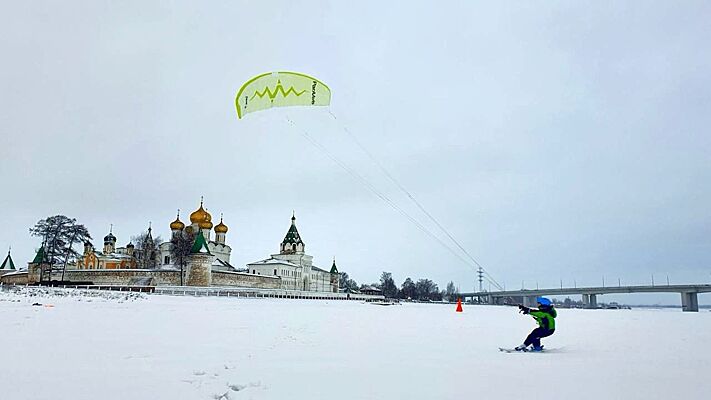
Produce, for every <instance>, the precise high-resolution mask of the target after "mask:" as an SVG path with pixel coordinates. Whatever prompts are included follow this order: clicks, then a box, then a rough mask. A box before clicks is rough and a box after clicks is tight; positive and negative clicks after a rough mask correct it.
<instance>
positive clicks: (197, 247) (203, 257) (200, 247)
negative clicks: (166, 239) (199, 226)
mask: <svg viewBox="0 0 711 400" xmlns="http://www.w3.org/2000/svg"><path fill="white" fill-rule="evenodd" d="M214 259H215V256H213V255H212V253H210V249H209V248H208V247H207V241H205V236H203V234H202V231H198V234H197V237H195V243H194V244H193V248H192V249H191V250H190V257H189V259H188V268H187V270H186V274H187V278H186V280H185V284H186V285H188V286H210V285H212V262H213V261H214Z"/></svg>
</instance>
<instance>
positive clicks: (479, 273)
mask: <svg viewBox="0 0 711 400" xmlns="http://www.w3.org/2000/svg"><path fill="white" fill-rule="evenodd" d="M476 275H477V276H478V277H479V293H481V292H483V291H484V290H483V286H482V283H483V282H484V269H483V268H481V266H479V269H477V270H476Z"/></svg>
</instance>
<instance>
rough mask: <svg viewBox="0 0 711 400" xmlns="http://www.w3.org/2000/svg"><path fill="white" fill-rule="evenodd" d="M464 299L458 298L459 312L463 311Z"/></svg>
mask: <svg viewBox="0 0 711 400" xmlns="http://www.w3.org/2000/svg"><path fill="white" fill-rule="evenodd" d="M462 311H464V310H462V299H457V312H462Z"/></svg>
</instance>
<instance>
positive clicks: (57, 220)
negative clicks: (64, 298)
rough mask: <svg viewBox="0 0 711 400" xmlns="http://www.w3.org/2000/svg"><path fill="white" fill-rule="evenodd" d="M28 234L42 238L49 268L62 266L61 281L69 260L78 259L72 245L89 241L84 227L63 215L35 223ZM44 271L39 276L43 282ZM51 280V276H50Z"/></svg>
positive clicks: (89, 237)
mask: <svg viewBox="0 0 711 400" xmlns="http://www.w3.org/2000/svg"><path fill="white" fill-rule="evenodd" d="M30 234H31V235H32V236H37V237H41V238H42V246H43V247H44V252H45V256H46V258H47V260H48V261H49V264H50V266H52V268H53V266H54V265H61V266H62V280H64V270H65V269H66V268H67V263H69V262H70V260H75V259H77V258H78V257H79V252H77V251H76V250H74V243H83V242H85V241H88V240H91V235H90V234H89V231H88V230H87V229H86V227H85V226H84V225H82V224H77V220H76V219H75V218H69V217H67V216H64V215H55V216H52V217H47V218H45V219H42V220H39V221H37V223H36V224H35V226H33V227H32V228H30ZM44 272H45V271H44V270H43V271H42V274H41V275H40V280H43V279H44V277H43V275H44ZM50 279H51V276H50Z"/></svg>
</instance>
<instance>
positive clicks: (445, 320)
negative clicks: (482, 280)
mask: <svg viewBox="0 0 711 400" xmlns="http://www.w3.org/2000/svg"><path fill="white" fill-rule="evenodd" d="M59 293H74V294H76V292H70V291H67V292H59ZM33 303H41V304H42V305H41V306H33V305H32V304H33ZM0 315H1V317H0V335H2V338H3V342H2V351H0V365H1V366H2V373H0V393H1V395H0V398H2V399H4V400H16V399H37V400H40V399H42V400H46V399H67V400H70V399H71V400H84V399H86V400H89V399H91V400H97V399H98V400H109V399H111V400H113V399H116V400H119V399H121V400H124V399H132V400H141V399H154V400H158V399H171V400H176V399H219V398H223V399H385V398H387V399H455V398H501V399H513V398H527V399H631V398H636V399H668V398H686V399H705V398H708V396H709V393H711V380H709V379H708V377H709V375H711V359H710V356H711V348H710V347H709V343H708V342H709V339H711V313H710V312H708V311H702V312H700V313H682V312H681V311H677V310H674V311H672V310H666V311H660V310H615V311H612V310H610V311H606V310H559V316H558V318H557V327H558V330H557V332H556V334H555V335H553V336H552V337H550V338H547V339H544V340H543V343H544V344H545V345H546V347H547V348H550V349H551V351H550V352H548V353H543V354H533V353H531V354H521V353H513V354H505V353H500V352H499V351H498V347H501V346H503V347H513V346H515V345H517V344H520V343H521V342H522V340H523V338H524V337H525V336H526V334H527V333H528V332H529V331H530V330H531V329H533V327H534V321H533V319H531V318H530V317H528V316H523V315H520V314H518V313H517V310H516V309H515V308H513V307H496V306H465V308H464V313H461V314H458V313H455V312H454V306H453V305H435V304H404V305H396V306H389V307H383V306H376V305H371V304H364V303H361V302H355V301H350V302H346V301H308V300H303V301H299V300H273V299H234V298H192V297H170V296H146V295H141V296H135V297H129V298H126V295H125V294H118V293H109V294H102V295H100V296H98V297H88V296H85V295H79V296H58V295H56V294H43V295H40V296H29V295H28V294H27V293H7V292H0Z"/></svg>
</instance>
